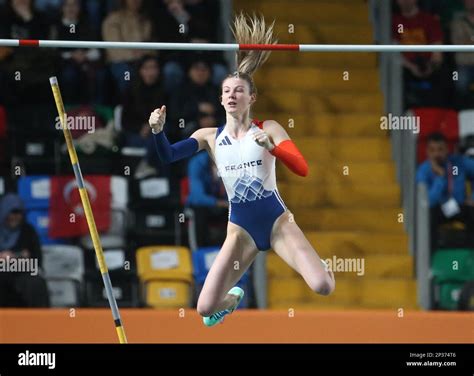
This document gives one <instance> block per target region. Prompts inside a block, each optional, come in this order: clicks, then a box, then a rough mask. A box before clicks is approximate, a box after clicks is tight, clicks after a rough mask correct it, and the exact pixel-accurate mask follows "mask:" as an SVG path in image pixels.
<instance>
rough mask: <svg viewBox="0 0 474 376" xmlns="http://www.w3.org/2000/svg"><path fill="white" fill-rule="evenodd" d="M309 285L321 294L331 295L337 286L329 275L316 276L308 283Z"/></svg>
mask: <svg viewBox="0 0 474 376" xmlns="http://www.w3.org/2000/svg"><path fill="white" fill-rule="evenodd" d="M308 285H309V287H310V288H311V290H313V291H314V292H315V293H316V294H319V295H329V294H331V293H332V292H333V291H334V288H335V283H334V281H333V280H332V278H331V277H329V275H320V276H316V277H314V278H313V279H312V280H311V281H310V282H309V283H308Z"/></svg>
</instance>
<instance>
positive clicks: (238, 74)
mask: <svg viewBox="0 0 474 376" xmlns="http://www.w3.org/2000/svg"><path fill="white" fill-rule="evenodd" d="M274 25H275V21H273V23H272V24H271V25H269V26H267V25H266V24H265V19H264V17H263V16H260V17H257V16H256V15H255V13H254V14H253V15H252V16H251V17H250V16H247V15H245V14H244V13H242V12H241V13H240V14H238V15H237V16H236V17H235V19H234V26H233V27H231V31H232V34H234V38H235V40H236V42H237V43H238V44H276V43H278V40H277V39H275V38H274V35H273V26H274ZM270 53H271V51H261V50H244V51H237V52H236V55H235V61H236V65H237V70H236V71H235V72H233V73H231V74H229V75H228V76H227V77H226V78H225V79H227V78H231V77H235V78H241V79H243V80H245V81H247V83H248V84H249V87H250V94H253V93H255V94H256V93H257V87H256V86H255V83H254V81H253V77H252V76H253V75H254V73H255V72H256V71H257V69H258V68H259V67H261V66H262V65H263V63H265V61H267V59H268V58H269V56H270Z"/></svg>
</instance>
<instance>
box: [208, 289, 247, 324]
mask: <svg viewBox="0 0 474 376" xmlns="http://www.w3.org/2000/svg"><path fill="white" fill-rule="evenodd" d="M227 294H230V295H235V296H237V301H236V302H235V304H234V305H233V306H232V307H231V308H228V309H224V310H223V311H219V312H216V313H214V314H213V315H211V316H209V317H203V318H202V321H203V323H204V325H206V326H214V325H216V324H219V323H221V322H222V321H224V317H225V316H226V315H228V314H230V313H232V312H234V311H235V310H236V309H237V307H238V306H239V304H240V302H241V300H242V299H243V297H244V290H242V289H241V288H240V287H237V286H235V287H232V288H231V289H230V290H229V292H228V293H227Z"/></svg>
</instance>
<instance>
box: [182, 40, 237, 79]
mask: <svg viewBox="0 0 474 376" xmlns="http://www.w3.org/2000/svg"><path fill="white" fill-rule="evenodd" d="M191 43H211V40H210V39H206V38H204V37H196V38H191ZM187 56H188V59H187V61H189V63H188V64H187V65H188V66H189V65H190V63H192V61H195V60H204V61H206V62H207V64H208V65H209V66H210V68H211V82H212V84H213V85H215V86H218V87H219V86H220V85H221V84H222V82H223V81H224V79H225V78H226V77H227V75H228V74H229V68H228V67H227V63H226V61H225V59H224V55H223V54H222V51H195V52H194V53H188V55H187Z"/></svg>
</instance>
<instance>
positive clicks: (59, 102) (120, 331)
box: [49, 77, 127, 343]
mask: <svg viewBox="0 0 474 376" xmlns="http://www.w3.org/2000/svg"><path fill="white" fill-rule="evenodd" d="M49 83H50V84H51V89H52V90H53V95H54V101H55V102H56V107H57V109H58V114H59V120H60V122H61V127H62V129H63V133H64V138H65V139H66V145H67V150H68V152H69V158H70V159H71V164H72V169H73V170H74V175H75V176H76V182H77V186H78V188H79V194H80V195H81V201H82V206H83V207H84V213H85V214H86V219H87V225H88V226H89V232H90V235H91V238H92V243H93V244H94V249H95V254H96V256H97V261H98V263H99V269H100V273H101V274H102V279H103V281H104V286H105V292H106V294H107V300H108V301H109V305H110V309H111V310H112V316H113V318H114V324H115V329H116V331H117V335H118V338H119V341H120V343H127V337H126V336H125V330H124V328H123V325H122V319H121V318H120V312H119V309H118V306H117V301H116V300H115V297H114V294H113V290H112V283H111V281H110V276H109V270H108V268H107V264H106V262H105V258H104V252H103V250H102V245H101V243H100V238H99V233H98V232H97V227H96V225H95V220H94V214H93V213H92V208H91V204H90V201H89V195H88V194H87V189H86V187H85V185H84V179H83V178H82V172H81V166H80V165H79V159H78V158H77V154H76V149H75V147H74V143H73V142H72V136H71V131H70V130H69V128H68V125H67V119H66V111H65V110H64V103H63V99H62V97H61V91H60V90H59V84H58V79H57V78H56V77H51V78H50V79H49Z"/></svg>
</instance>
